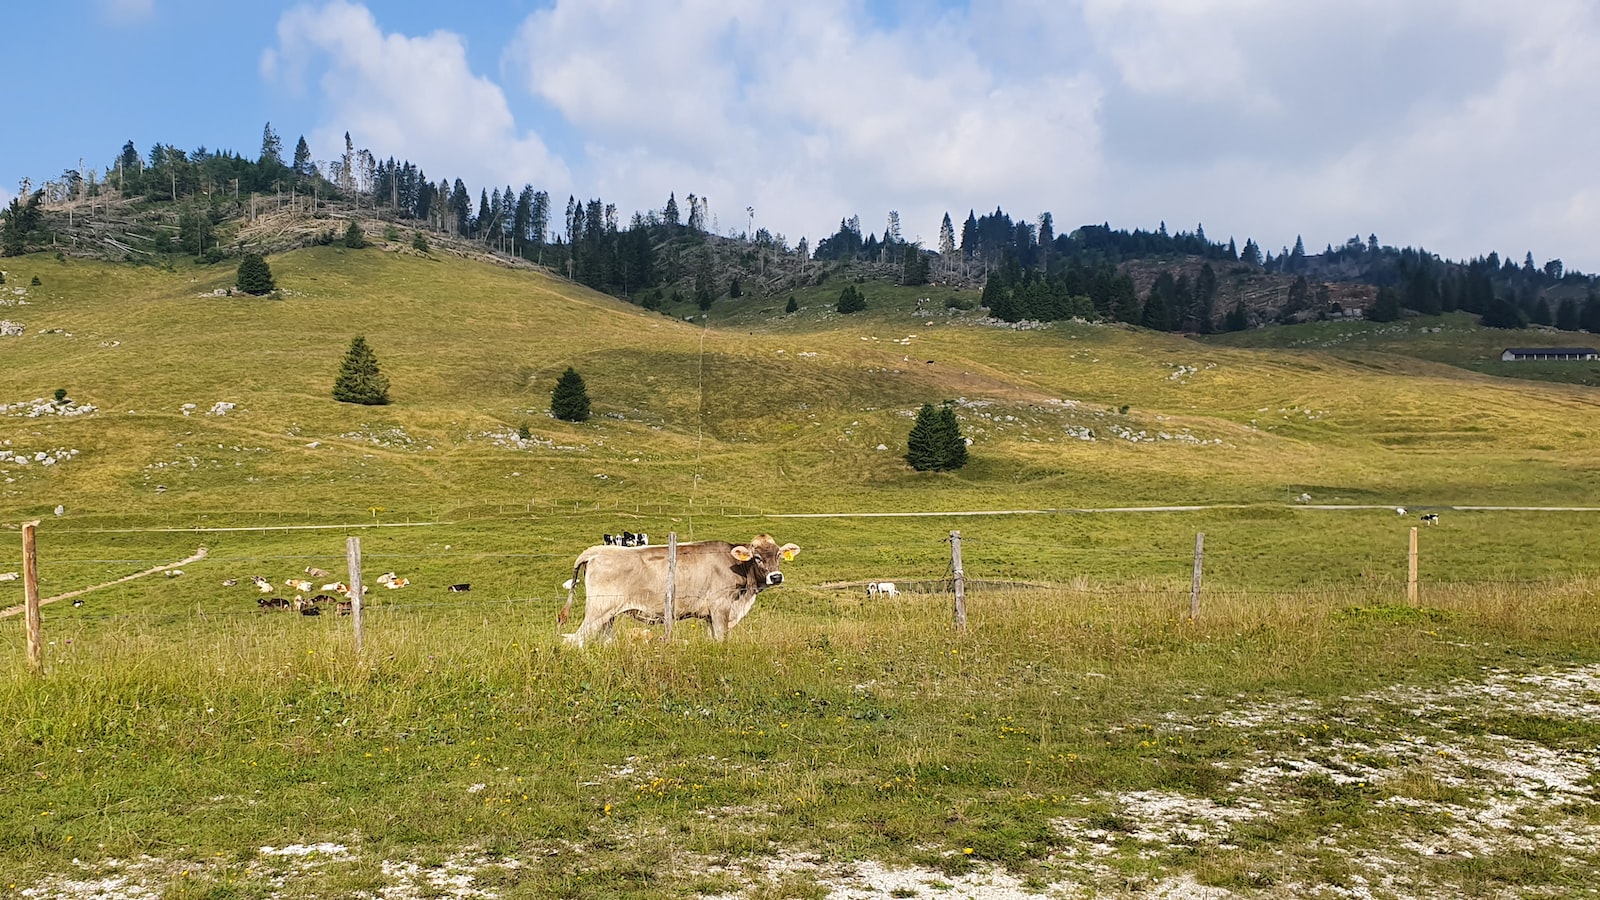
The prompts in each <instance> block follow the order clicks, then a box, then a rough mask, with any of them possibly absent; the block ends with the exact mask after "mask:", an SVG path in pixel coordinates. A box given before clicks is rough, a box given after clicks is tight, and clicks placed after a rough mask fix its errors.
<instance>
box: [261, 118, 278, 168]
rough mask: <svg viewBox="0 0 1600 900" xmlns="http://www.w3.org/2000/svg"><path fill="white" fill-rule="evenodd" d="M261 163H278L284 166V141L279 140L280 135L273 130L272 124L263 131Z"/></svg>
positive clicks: (268, 124)
mask: <svg viewBox="0 0 1600 900" xmlns="http://www.w3.org/2000/svg"><path fill="white" fill-rule="evenodd" d="M260 163H261V164H262V165H266V164H268V163H277V164H278V165H283V141H281V140H279V139H278V133H277V132H276V131H273V130H272V123H271V122H268V123H267V126H266V127H265V128H263V129H261V159H260Z"/></svg>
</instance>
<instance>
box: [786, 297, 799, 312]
mask: <svg viewBox="0 0 1600 900" xmlns="http://www.w3.org/2000/svg"><path fill="white" fill-rule="evenodd" d="M783 311H784V312H786V313H793V312H799V311H800V304H799V303H797V302H796V301H795V299H794V298H793V297H790V298H789V303H788V305H786V306H785V307H784V308H783Z"/></svg>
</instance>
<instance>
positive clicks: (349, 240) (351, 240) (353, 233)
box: [344, 219, 367, 250]
mask: <svg viewBox="0 0 1600 900" xmlns="http://www.w3.org/2000/svg"><path fill="white" fill-rule="evenodd" d="M344 245H345V246H346V247H348V248H350V249H351V250H360V249H361V248H363V247H365V246H367V235H366V233H365V232H363V231H362V230H361V225H360V224H359V223H358V222H356V220H355V219H351V220H350V227H349V228H346V229H345V230H344Z"/></svg>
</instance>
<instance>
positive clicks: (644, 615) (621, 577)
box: [222, 532, 899, 647]
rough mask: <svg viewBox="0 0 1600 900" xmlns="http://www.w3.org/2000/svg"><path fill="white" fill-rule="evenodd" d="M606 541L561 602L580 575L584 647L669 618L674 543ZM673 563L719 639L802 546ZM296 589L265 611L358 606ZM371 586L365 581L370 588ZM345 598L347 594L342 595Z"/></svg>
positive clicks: (695, 547)
mask: <svg viewBox="0 0 1600 900" xmlns="http://www.w3.org/2000/svg"><path fill="white" fill-rule="evenodd" d="M604 537H605V543H602V544H596V545H595V546H593V547H590V548H589V549H587V550H585V551H583V552H582V553H580V554H578V558H577V560H576V561H575V562H573V564H572V578H570V579H568V580H567V581H566V583H565V584H563V585H562V587H564V588H566V589H567V602H566V605H565V606H563V607H561V611H560V613H558V614H557V616H556V620H557V622H558V623H560V624H566V622H567V619H568V617H569V615H570V614H571V612H572V602H573V599H574V595H575V594H576V592H577V586H578V581H579V579H582V581H583V593H584V608H583V621H582V622H581V623H579V624H578V628H577V630H576V631H574V632H572V633H571V634H568V635H565V638H566V640H567V641H568V642H569V643H572V644H575V645H577V646H579V647H581V646H583V645H584V644H587V643H589V642H590V641H592V640H594V639H596V638H605V639H609V638H610V637H611V630H612V626H613V625H615V624H616V621H617V619H618V618H620V617H622V616H632V617H633V618H634V619H637V620H638V621H640V622H644V623H646V624H660V623H661V622H663V621H665V620H666V587H667V573H668V554H669V552H670V549H671V548H668V547H665V546H662V545H660V544H656V545H651V544H650V543H649V538H648V537H647V536H646V535H643V534H637V535H636V534H633V533H632V532H623V533H622V535H615V536H614V535H609V534H608V535H605V536H604ZM675 549H676V554H677V555H676V560H675V568H674V570H673V595H674V602H673V618H675V619H703V620H705V621H706V622H707V623H709V625H710V627H711V637H712V639H714V640H719V641H720V640H722V639H723V638H725V637H727V636H728V631H729V629H731V628H733V626H735V625H737V624H739V622H740V620H742V619H743V618H744V617H745V615H746V614H747V613H749V612H750V608H751V607H752V606H754V605H755V602H756V595H757V594H760V593H761V592H762V591H764V590H766V589H767V588H769V587H777V586H778V585H780V584H783V563H784V562H786V561H788V560H791V559H794V558H795V555H796V554H798V553H799V552H800V548H799V546H797V545H795V544H784V545H783V546H781V547H780V546H778V543H777V542H776V541H774V540H773V539H772V535H770V534H758V535H756V536H755V537H754V538H752V539H751V540H750V541H748V542H747V543H743V544H730V543H728V542H727V541H692V542H689V543H683V544H678V545H676V548H675ZM305 574H306V575H309V576H311V578H317V579H323V578H329V577H331V575H330V574H329V573H328V572H327V571H326V570H323V569H319V568H317V567H316V566H307V567H306V570H305ZM250 581H252V582H254V584H255V586H256V589H257V590H259V591H261V593H263V594H270V593H272V592H273V591H275V590H276V588H275V587H274V586H273V584H272V582H270V581H268V580H267V579H265V578H263V577H261V576H260V575H255V576H252V577H251V578H250ZM378 583H379V584H381V585H383V586H384V587H386V588H388V589H390V590H398V589H400V588H403V587H406V586H408V585H410V583H411V582H410V580H409V579H406V578H402V577H400V576H399V575H396V574H395V573H393V572H385V573H384V574H382V575H380V576H378ZM222 584H223V586H224V587H231V586H234V585H237V584H239V579H237V578H230V579H228V580H226V581H224V582H222ZM284 584H285V585H286V586H288V587H291V588H294V589H295V591H296V592H297V593H296V594H295V596H294V598H293V599H289V598H286V597H262V598H261V599H260V600H258V601H256V602H257V604H258V605H259V607H260V608H261V609H262V610H284V611H293V612H298V613H300V614H301V615H303V616H316V615H321V614H322V608H323V607H322V604H325V603H332V604H333V605H334V611H335V612H336V613H337V614H339V615H348V614H349V613H350V612H351V611H352V609H353V606H354V603H353V597H352V594H353V591H352V590H351V588H350V587H349V585H346V584H344V583H343V582H337V581H334V582H328V583H325V584H323V585H321V586H320V590H321V591H322V592H323V593H318V594H316V595H314V596H311V597H309V598H308V597H306V596H305V595H306V594H309V593H311V590H312V585H313V582H312V581H311V580H310V579H306V578H300V577H298V576H296V577H292V578H289V579H288V580H286V581H285V582H284ZM873 587H874V588H879V589H880V590H874V591H871V593H873V594H879V593H882V594H887V595H893V594H898V593H899V592H898V591H895V588H894V585H893V584H892V583H890V582H882V583H881V584H880V583H874V585H873ZM471 589H472V585H470V584H453V585H450V586H449V587H448V588H447V590H449V591H451V592H453V593H461V592H465V591H469V590H471ZM367 590H368V588H366V587H363V588H362V593H363V594H365V593H366V592H367ZM340 598H343V599H340Z"/></svg>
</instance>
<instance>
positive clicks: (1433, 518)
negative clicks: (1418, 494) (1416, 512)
mask: <svg viewBox="0 0 1600 900" xmlns="http://www.w3.org/2000/svg"><path fill="white" fill-rule="evenodd" d="M1422 521H1424V522H1426V523H1428V524H1429V525H1437V524H1439V514H1438V513H1425V514H1424V515H1423V516H1422Z"/></svg>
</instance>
